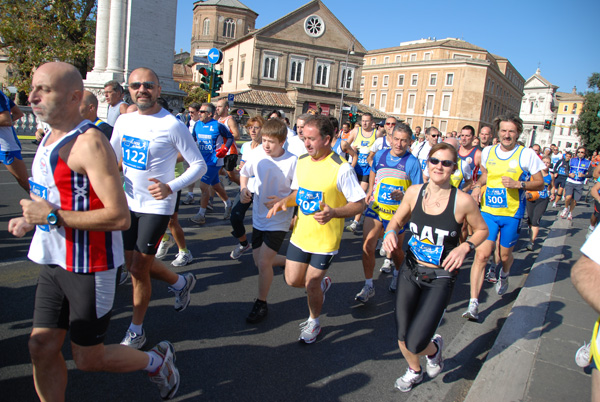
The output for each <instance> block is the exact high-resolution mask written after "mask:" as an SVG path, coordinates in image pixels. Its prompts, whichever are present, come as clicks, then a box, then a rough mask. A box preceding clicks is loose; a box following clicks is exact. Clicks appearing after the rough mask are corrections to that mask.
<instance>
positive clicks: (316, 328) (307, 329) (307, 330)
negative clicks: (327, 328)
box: [298, 320, 321, 343]
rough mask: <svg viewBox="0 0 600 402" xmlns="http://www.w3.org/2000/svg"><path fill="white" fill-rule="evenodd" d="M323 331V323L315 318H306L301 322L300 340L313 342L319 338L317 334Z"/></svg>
mask: <svg viewBox="0 0 600 402" xmlns="http://www.w3.org/2000/svg"><path fill="white" fill-rule="evenodd" d="M320 333H321V324H318V323H317V322H316V321H314V320H310V321H309V320H306V321H304V322H303V323H301V324H300V336H299V337H298V340H299V341H302V342H304V343H313V342H314V341H316V340H317V336H319V334H320Z"/></svg>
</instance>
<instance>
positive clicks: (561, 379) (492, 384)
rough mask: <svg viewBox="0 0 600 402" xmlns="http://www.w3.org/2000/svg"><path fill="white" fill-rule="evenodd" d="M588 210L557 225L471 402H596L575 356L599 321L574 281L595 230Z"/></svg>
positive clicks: (585, 372)
mask: <svg viewBox="0 0 600 402" xmlns="http://www.w3.org/2000/svg"><path fill="white" fill-rule="evenodd" d="M588 205H589V204H587V205H586V204H582V205H581V206H578V207H577V208H576V210H575V212H576V214H575V215H576V216H575V217H574V219H573V221H568V220H566V219H560V218H557V219H556V221H555V222H554V223H553V224H552V226H551V228H550V229H551V230H550V233H549V234H548V236H547V237H546V240H545V241H544V243H543V245H542V248H541V249H540V250H539V255H538V257H537V259H536V261H535V263H534V265H533V266H532V269H531V272H530V274H529V276H528V278H527V280H526V282H525V284H524V285H523V288H522V289H521V292H520V294H519V296H518V298H517V300H516V301H515V303H514V305H513V308H512V310H511V313H510V315H509V316H508V318H507V320H506V322H505V324H504V326H503V327H502V330H501V331H500V333H499V335H498V338H497V339H496V342H495V343H494V346H493V347H492V349H491V350H490V352H489V354H488V356H487V359H486V361H485V363H484V364H483V367H482V368H481V370H480V371H479V374H478V375H477V378H476V379H475V381H474V382H473V385H472V386H471V389H470V391H469V393H468V395H467V397H466V399H465V402H480V401H486V402H495V401H498V402H500V401H502V402H505V401H561V402H563V401H569V400H570V401H589V400H590V399H591V376H590V370H589V368H586V369H582V368H580V367H578V366H577V365H576V364H575V353H576V351H577V349H578V348H579V347H580V346H581V345H582V344H583V342H584V341H586V342H589V340H590V338H591V335H592V327H593V324H594V322H595V320H596V319H597V316H598V315H597V314H596V313H595V312H594V310H593V309H592V308H591V307H589V306H588V305H587V304H586V303H585V302H584V301H583V299H582V298H581V296H579V294H578V293H577V291H576V290H575V288H574V287H573V285H572V283H571V279H570V272H571V267H572V266H573V265H574V264H575V262H576V261H577V260H578V259H579V257H580V256H581V252H580V251H579V249H580V248H581V245H582V244H583V243H584V241H585V235H586V233H587V227H588V225H589V217H590V207H589V206H588ZM599 247H600V245H599ZM534 252H535V251H534Z"/></svg>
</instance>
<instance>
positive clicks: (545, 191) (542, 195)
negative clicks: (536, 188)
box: [540, 190, 548, 198]
mask: <svg viewBox="0 0 600 402" xmlns="http://www.w3.org/2000/svg"><path fill="white" fill-rule="evenodd" d="M540 198H548V190H542V191H540Z"/></svg>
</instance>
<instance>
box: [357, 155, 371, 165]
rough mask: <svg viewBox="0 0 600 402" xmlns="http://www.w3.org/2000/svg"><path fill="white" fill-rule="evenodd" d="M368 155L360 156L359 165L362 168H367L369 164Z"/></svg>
mask: <svg viewBox="0 0 600 402" xmlns="http://www.w3.org/2000/svg"><path fill="white" fill-rule="evenodd" d="M367 156H368V154H358V164H359V165H361V166H366V165H368V164H369V163H368V162H367Z"/></svg>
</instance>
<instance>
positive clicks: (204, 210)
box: [198, 208, 206, 215]
mask: <svg viewBox="0 0 600 402" xmlns="http://www.w3.org/2000/svg"><path fill="white" fill-rule="evenodd" d="M198 213H199V214H200V215H206V208H200V209H198Z"/></svg>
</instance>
